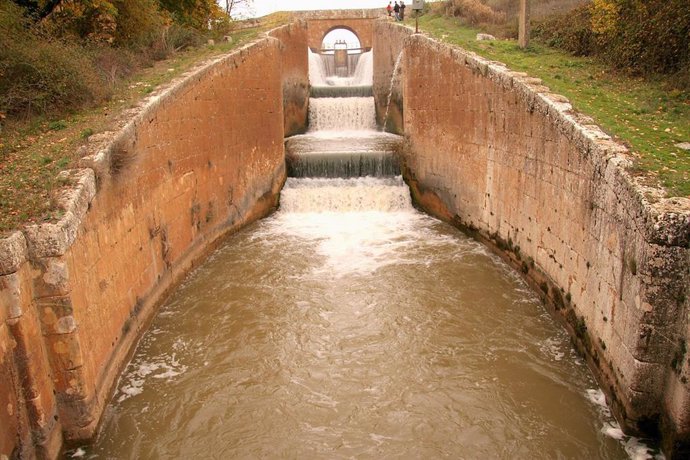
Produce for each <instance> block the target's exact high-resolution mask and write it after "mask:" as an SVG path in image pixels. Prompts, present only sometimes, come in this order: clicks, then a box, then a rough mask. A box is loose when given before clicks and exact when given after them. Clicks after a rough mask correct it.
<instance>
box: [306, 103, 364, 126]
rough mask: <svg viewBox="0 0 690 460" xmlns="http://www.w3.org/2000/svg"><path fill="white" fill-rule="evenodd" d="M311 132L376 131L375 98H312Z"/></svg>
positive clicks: (310, 113) (310, 106)
mask: <svg viewBox="0 0 690 460" xmlns="http://www.w3.org/2000/svg"><path fill="white" fill-rule="evenodd" d="M309 129H310V130H311V131H335V130H373V129H376V109H375V107H374V98H373V97H338V98H331V97H325V98H312V99H310V101H309Z"/></svg>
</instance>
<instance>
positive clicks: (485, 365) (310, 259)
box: [86, 178, 626, 459]
mask: <svg viewBox="0 0 690 460" xmlns="http://www.w3.org/2000/svg"><path fill="white" fill-rule="evenodd" d="M379 181H380V183H378V182H379ZM309 182H312V184H310V183H309ZM314 182H316V184H314ZM338 182H340V183H338ZM345 182H347V185H346V186H345V187H343V188H348V187H349V190H342V189H341V192H342V193H341V195H343V196H344V199H343V200H342V201H340V200H338V199H336V196H337V195H338V190H337V189H338V188H340V187H341V186H342V185H345V184H344V183H345ZM310 185H315V186H316V188H322V189H327V190H324V193H323V194H321V193H307V194H303V193H301V190H300V189H301V188H304V189H307V190H309V189H310V188H312V189H313V187H310ZM357 191H360V192H361V193H360V194H359V197H357V195H358V194H357ZM312 192H313V190H312ZM324 196H328V198H325V197H324ZM281 201H282V203H281V206H282V209H281V211H279V212H278V213H277V214H275V215H274V216H272V217H270V218H268V219H265V220H263V221H261V222H259V223H257V224H255V225H253V226H251V227H250V228H247V229H245V230H243V231H242V232H240V233H238V234H236V235H234V236H233V237H232V238H230V239H229V240H228V242H227V243H226V244H225V246H224V247H223V248H221V249H220V250H219V251H218V252H217V253H216V254H215V255H214V256H213V257H212V258H211V259H210V260H209V261H208V262H207V263H205V264H204V265H203V266H202V267H201V268H200V269H198V270H196V271H195V272H194V273H193V274H192V275H191V276H190V277H189V278H188V280H187V281H186V282H185V283H184V285H183V286H182V287H181V288H180V289H179V290H178V291H177V292H176V293H175V294H174V295H173V296H172V298H171V299H170V300H169V301H168V302H167V303H166V305H165V306H164V307H163V308H162V309H161V312H160V313H159V315H158V317H157V318H156V319H155V321H154V322H153V324H152V326H151V330H150V331H149V332H148V333H147V334H146V335H145V336H144V338H143V339H142V341H141V344H140V345H139V348H138V349H137V352H136V353H135V355H134V357H133V359H132V362H131V364H130V365H129V366H128V367H127V369H126V371H125V373H124V375H123V377H122V379H121V381H120V383H119V385H118V390H117V392H116V394H115V396H114V402H113V404H112V405H111V406H110V408H109V409H108V411H107V414H106V420H105V422H104V427H103V430H102V432H101V435H100V437H99V439H98V441H97V443H96V444H95V445H93V446H91V447H88V448H86V455H87V456H90V455H95V456H98V457H99V458H179V457H192V458H233V457H241V458H245V457H262V456H265V457H271V458H273V457H288V458H350V457H355V458H382V457H388V458H391V457H392V458H400V457H402V458H440V457H454V458H458V457H462V458H479V457H481V458H559V457H560V458H611V459H613V458H624V457H625V456H626V453H625V451H624V449H623V447H622V445H621V443H620V442H619V441H618V440H616V439H614V438H613V437H611V436H607V435H606V434H605V433H604V432H603V430H605V429H607V428H608V427H609V426H610V425H609V424H610V423H611V422H612V420H611V419H610V417H607V416H606V415H605V414H603V413H602V411H601V410H600V408H599V406H598V405H596V404H595V403H594V402H590V395H589V394H588V390H591V391H597V390H596V387H595V384H594V382H593V381H592V379H591V377H590V375H589V373H588V372H587V369H586V367H585V366H584V365H583V363H582V362H581V361H580V360H579V359H578V358H577V357H576V356H575V354H574V352H573V350H572V348H571V346H570V345H569V340H568V337H567V336H566V335H565V334H564V333H563V332H562V331H561V330H560V329H559V328H558V327H556V326H555V325H554V324H553V322H552V321H551V319H550V317H549V316H548V315H547V314H546V313H545V312H544V310H543V308H542V307H541V305H540V303H539V301H538V299H537V298H535V296H534V295H533V294H532V293H531V292H530V290H529V289H528V288H527V287H526V286H525V285H524V284H523V283H522V282H521V281H520V279H519V278H518V277H517V276H515V275H514V274H513V272H512V271H511V270H510V269H509V268H508V267H506V266H505V265H504V264H503V263H501V262H500V261H499V260H498V259H497V258H496V257H494V256H492V255H491V254H489V253H488V252H487V251H486V250H485V249H484V248H483V247H482V246H481V245H479V244H478V243H476V242H475V241H473V240H470V239H469V238H467V237H465V236H464V235H463V234H461V233H459V232H458V231H457V230H455V229H454V228H452V227H450V226H448V225H446V224H443V223H441V222H438V221H436V220H434V219H432V218H430V217H428V216H426V215H423V214H421V213H418V212H417V211H415V210H414V209H413V208H412V207H411V206H410V203H409V192H408V191H407V189H406V187H405V186H404V184H403V183H402V182H401V181H400V179H399V178H398V179H395V178H391V179H373V178H366V179H352V180H350V181H344V180H333V179H330V180H315V179H306V180H303V179H289V181H288V183H287V184H286V189H285V191H284V193H283V195H282V197H281ZM595 400H596V398H595Z"/></svg>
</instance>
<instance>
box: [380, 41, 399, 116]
mask: <svg viewBox="0 0 690 460" xmlns="http://www.w3.org/2000/svg"><path fill="white" fill-rule="evenodd" d="M401 62H402V51H401V52H400V53H398V57H397V58H396V59H395V65H393V73H392V74H391V84H390V86H389V88H388V96H387V97H386V113H385V114H384V115H383V126H384V128H385V127H386V124H387V123H388V112H389V111H390V108H391V97H392V96H393V88H394V87H395V84H396V82H398V81H399V79H400V77H401V73H400V63H401Z"/></svg>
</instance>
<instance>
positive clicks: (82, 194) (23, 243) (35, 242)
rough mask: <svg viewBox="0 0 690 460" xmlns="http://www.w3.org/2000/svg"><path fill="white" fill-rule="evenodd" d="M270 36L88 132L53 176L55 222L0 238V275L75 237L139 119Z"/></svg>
mask: <svg viewBox="0 0 690 460" xmlns="http://www.w3.org/2000/svg"><path fill="white" fill-rule="evenodd" d="M272 41H277V39H275V38H273V37H267V36H266V37H262V38H259V39H257V40H254V41H252V42H250V43H248V44H246V45H244V46H242V47H240V48H238V49H236V50H233V51H231V52H230V53H227V54H224V55H221V56H219V57H215V58H212V59H210V60H207V61H204V62H203V63H201V64H199V65H198V66H196V67H194V68H192V69H190V70H188V71H187V72H185V73H183V74H182V75H181V76H179V77H177V78H175V79H173V80H172V81H170V82H169V83H167V84H165V85H162V86H160V87H158V88H157V89H156V90H155V91H154V92H153V93H151V94H150V95H149V96H147V97H146V98H144V99H142V100H141V101H139V103H138V104H137V105H136V106H135V107H133V108H131V109H128V110H124V111H123V112H122V113H121V114H120V116H119V117H118V119H117V120H116V121H115V123H114V127H113V128H114V129H113V130H111V131H105V132H102V133H97V134H95V135H92V136H90V138H89V141H88V143H87V145H85V146H82V147H81V149H80V150H81V151H80V154H81V156H82V158H81V159H80V160H79V162H78V166H79V168H78V169H70V170H66V171H62V172H61V173H59V174H58V180H59V182H61V183H64V184H65V186H64V187H62V188H61V189H59V190H58V191H57V192H55V197H56V200H57V207H58V210H59V212H60V215H61V217H60V219H59V220H58V221H57V222H46V223H41V224H32V225H26V226H24V227H23V228H22V229H21V230H16V231H13V232H11V233H10V234H9V235H8V236H6V237H4V238H0V276H3V275H9V274H12V273H15V272H16V271H17V270H19V268H20V267H21V266H22V264H24V262H26V261H27V260H29V259H36V258H43V257H58V256H61V255H63V254H65V252H66V251H67V249H69V247H70V246H71V245H72V243H73V242H74V240H75V239H76V237H77V233H78V230H79V227H80V226H81V222H82V219H83V217H84V215H85V214H86V212H87V211H88V208H89V205H90V203H91V202H92V201H93V199H94V197H95V196H96V193H97V190H98V186H99V185H100V184H101V183H102V182H104V181H107V180H110V179H111V177H112V176H113V172H112V167H111V158H112V154H113V152H114V151H115V149H123V148H124V149H127V148H128V147H129V146H130V145H131V143H132V142H131V139H133V137H134V135H135V134H136V131H137V128H138V126H139V125H140V124H142V123H146V122H148V120H149V119H150V118H152V117H153V116H154V114H155V113H156V111H157V110H158V109H159V108H160V107H161V106H162V105H164V104H166V103H167V102H168V101H170V100H171V99H172V98H175V97H176V96H177V95H178V94H180V93H182V92H184V91H186V90H187V89H188V88H189V87H190V86H191V85H193V84H195V83H196V82H197V81H199V80H200V79H201V78H202V77H204V76H205V75H207V74H209V73H211V72H214V71H215V69H216V66H217V65H218V64H221V63H227V64H229V65H235V66H237V65H239V63H240V62H242V61H243V60H244V59H246V57H247V56H248V55H249V54H250V53H253V52H255V51H257V50H258V51H260V50H261V49H263V48H265V47H267V46H269V43H271V42H272Z"/></svg>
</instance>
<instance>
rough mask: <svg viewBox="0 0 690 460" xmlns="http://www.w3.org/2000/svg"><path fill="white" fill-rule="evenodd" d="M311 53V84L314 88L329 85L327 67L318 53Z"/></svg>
mask: <svg viewBox="0 0 690 460" xmlns="http://www.w3.org/2000/svg"><path fill="white" fill-rule="evenodd" d="M308 52H309V82H310V83H311V84H312V86H319V85H327V84H328V82H327V81H326V78H327V76H326V65H325V63H324V62H323V59H321V56H319V55H318V54H316V53H313V52H312V51H311V50H308Z"/></svg>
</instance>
